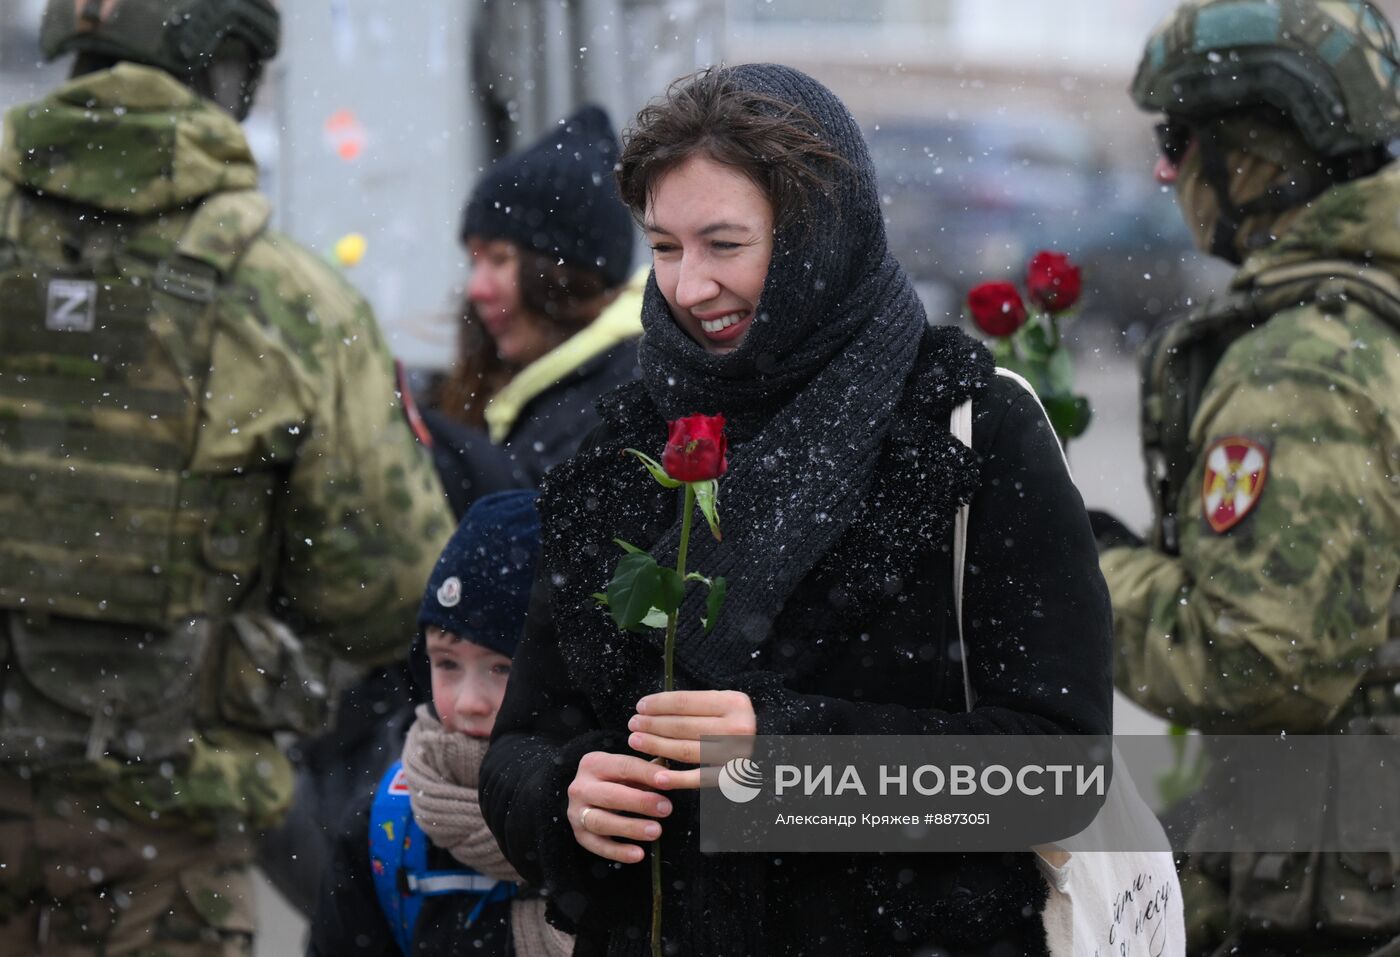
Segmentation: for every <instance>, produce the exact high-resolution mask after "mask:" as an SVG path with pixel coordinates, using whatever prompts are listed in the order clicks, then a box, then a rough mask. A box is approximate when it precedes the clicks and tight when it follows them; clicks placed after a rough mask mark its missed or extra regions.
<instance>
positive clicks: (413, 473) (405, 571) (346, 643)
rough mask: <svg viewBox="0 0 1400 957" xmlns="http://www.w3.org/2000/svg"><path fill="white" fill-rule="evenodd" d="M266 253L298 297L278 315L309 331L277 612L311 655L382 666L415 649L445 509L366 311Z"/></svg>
mask: <svg viewBox="0 0 1400 957" xmlns="http://www.w3.org/2000/svg"><path fill="white" fill-rule="evenodd" d="M267 246H272V247H274V248H273V249H272V250H270V251H269V250H267V248H266V247H267ZM263 251H264V252H269V254H270V255H272V256H275V257H276V259H277V260H278V262H279V263H280V265H281V267H282V270H283V271H291V272H292V273H293V274H294V275H295V276H296V277H297V280H298V285H301V286H302V291H301V294H300V295H299V296H294V297H291V299H292V302H291V303H288V302H287V299H288V297H277V302H278V306H279V307H292V308H296V309H304V310H306V315H307V318H309V326H310V329H311V330H314V331H313V332H307V325H306V324H301V323H298V324H296V327H299V328H300V329H302V330H303V334H304V335H307V338H306V339H305V340H304V341H303V342H302V343H300V348H298V349H297V352H298V354H299V355H300V356H301V361H300V363H299V365H300V367H301V368H300V369H298V372H299V373H300V374H302V375H304V377H305V383H306V386H307V387H306V388H304V389H303V390H302V394H303V397H304V400H305V402H306V406H307V411H306V413H305V425H304V426H303V428H304V430H305V432H304V434H302V435H300V436H298V437H297V441H296V445H295V451H294V453H293V455H292V459H291V466H290V475H289V480H288V485H287V490H286V499H285V502H284V503H283V505H282V507H281V510H280V511H281V514H280V518H279V521H280V525H281V528H280V531H281V542H282V554H281V556H280V559H279V562H278V571H277V577H276V580H275V581H274V582H273V591H274V599H275V605H274V610H275V611H276V612H277V613H278V614H279V616H282V617H285V618H286V619H287V620H288V622H289V623H290V624H291V625H292V627H293V628H294V629H295V630H296V631H297V632H298V633H299V634H300V635H301V636H302V637H303V639H304V640H306V641H309V642H311V643H313V644H314V645H315V646H316V647H319V648H321V649H323V650H326V651H329V652H331V653H333V654H335V655H337V656H338V657H343V658H345V659H348V660H350V661H352V662H355V663H358V664H371V663H377V662H380V661H385V660H388V659H390V658H393V657H395V656H397V655H400V654H402V653H403V652H404V650H405V649H407V647H408V645H409V643H410V641H411V639H412V636H413V633H414V628H415V620H416V615H417V610H418V605H419V602H420V601H421V599H422V595H423V587H424V583H425V582H426V581H427V580H428V575H429V572H430V571H431V570H432V565H433V563H434V561H436V559H437V556H438V553H439V551H440V550H441V547H442V545H443V544H444V543H445V542H446V540H447V536H448V535H449V534H450V533H451V531H452V526H451V516H450V514H449V512H448V508H447V502H446V498H445V497H444V495H443V493H442V488H441V486H440V484H439V483H438V480H437V476H436V473H434V471H433V468H432V464H431V461H430V459H429V456H428V455H427V453H426V451H425V450H424V449H423V448H422V447H420V446H419V444H418V442H417V440H416V439H415V438H414V437H413V434H412V432H411V431H410V429H409V427H408V424H407V421H406V419H405V418H404V414H403V410H402V408H401V404H400V400H399V398H398V395H397V392H396V383H395V376H394V369H393V361H392V359H391V357H390V355H389V352H388V349H387V347H386V345H385V343H384V341H383V339H382V338H381V336H380V333H379V330H378V327H377V325H376V323H375V320H374V316H373V314H372V312H371V310H370V307H369V305H368V304H367V303H366V302H365V301H364V300H363V299H362V298H361V297H360V296H359V295H357V294H356V293H355V292H354V291H353V290H351V289H350V287H349V286H348V285H347V284H346V283H345V282H344V281H343V280H341V278H340V277H339V276H337V275H335V274H334V273H333V272H331V270H330V269H329V268H328V267H326V266H324V264H322V263H320V262H317V261H316V260H314V259H313V258H312V257H311V256H310V255H309V254H307V253H305V252H304V251H303V250H301V249H300V248H299V247H297V246H295V244H293V243H291V242H289V241H288V240H286V239H285V238H282V237H278V236H276V235H275V234H274V235H272V236H270V238H269V241H268V243H266V244H264V248H263ZM249 259H250V260H252V259H253V257H252V256H251V255H250V257H249Z"/></svg>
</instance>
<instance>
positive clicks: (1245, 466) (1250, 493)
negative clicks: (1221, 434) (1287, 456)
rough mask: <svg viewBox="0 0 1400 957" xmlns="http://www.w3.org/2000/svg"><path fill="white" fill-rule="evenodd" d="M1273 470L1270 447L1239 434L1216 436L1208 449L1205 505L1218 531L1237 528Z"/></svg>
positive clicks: (1213, 526) (1203, 485)
mask: <svg viewBox="0 0 1400 957" xmlns="http://www.w3.org/2000/svg"><path fill="white" fill-rule="evenodd" d="M1268 474H1269V451H1268V449H1266V448H1264V446H1262V445H1260V444H1259V443H1258V442H1255V441H1252V440H1251V439H1246V438H1244V437H1242V436H1238V435H1228V436H1226V437H1225V438H1223V439H1216V440H1215V442H1213V443H1212V444H1211V446H1210V449H1209V450H1208V451H1207V452H1206V474H1205V481H1204V482H1203V483H1202V486H1201V507H1202V509H1203V511H1204V512H1205V517H1206V523H1207V524H1209V525H1210V527H1211V530H1212V531H1214V532H1215V533H1216V534H1217V535H1220V534H1224V533H1225V532H1228V531H1229V530H1230V529H1232V528H1234V527H1235V526H1236V525H1238V524H1239V523H1240V522H1241V521H1243V520H1244V517H1245V516H1246V515H1248V514H1249V512H1250V510H1251V509H1253V508H1254V506H1255V505H1256V504H1258V502H1259V498H1260V496H1261V495H1263V492H1264V479H1265V478H1266V477H1267V476H1268Z"/></svg>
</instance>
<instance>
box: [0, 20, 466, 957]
mask: <svg viewBox="0 0 1400 957" xmlns="http://www.w3.org/2000/svg"><path fill="white" fill-rule="evenodd" d="M278 36H279V18H278V13H277V10H276V8H275V7H274V6H272V5H271V3H270V2H269V0H51V2H50V4H49V9H48V11H47V12H46V14H45V21H44V27H43V42H44V47H45V52H46V53H47V54H48V55H49V56H56V55H58V54H60V53H64V52H76V53H77V54H78V57H77V62H76V65H75V78H74V79H73V80H72V81H71V82H69V83H68V84H66V85H65V86H63V87H61V88H59V89H58V90H57V91H55V92H54V93H53V94H51V95H50V96H49V97H48V98H47V99H44V100H42V101H40V102H38V103H34V104H30V105H27V106H20V107H18V108H15V109H13V110H11V111H10V112H9V114H8V116H7V117H6V122H5V129H4V143H3V150H0V528H3V529H4V532H3V534H0V953H3V954H99V953H100V954H104V955H118V954H121V955H126V954H142V955H169V957H178V955H196V954H198V955H205V954H210V955H212V954H246V953H249V952H250V951H251V946H252V931H253V925H252V922H251V914H250V909H251V898H250V893H249V892H250V886H249V876H248V875H249V867H248V862H249V859H250V853H251V852H250V846H249V845H250V838H251V836H252V833H253V831H254V829H256V828H258V827H261V826H264V825H266V824H268V823H270V822H272V821H274V820H276V819H277V817H278V816H279V815H280V813H281V812H282V811H283V810H284V808H285V806H286V805H287V803H288V801H289V799H290V795H291V782H292V774H291V769H290V767H289V765H288V763H287V761H286V759H285V758H284V757H283V756H282V754H281V753H280V752H279V750H278V748H277V747H276V746H275V745H274V738H273V736H274V734H276V733H278V732H281V731H292V732H305V731H308V730H311V729H313V728H314V727H315V726H317V724H318V723H319V722H321V721H323V720H324V717H325V714H324V712H325V710H326V703H327V701H328V700H329V699H330V698H331V697H332V696H333V690H334V688H335V686H336V681H337V680H338V679H339V677H340V676H342V675H352V674H354V673H355V672H356V669H357V668H359V667H361V666H364V665H370V664H374V663H378V662H382V661H386V660H388V659H391V658H393V657H396V656H397V655H398V654H399V653H400V651H401V649H402V645H403V640H404V635H406V634H412V632H413V628H414V615H415V611H416V608H417V599H418V595H419V594H420V593H421V591H422V586H423V582H424V581H425V580H426V579H427V577H428V574H429V572H430V570H431V568H432V564H433V561H434V559H435V557H436V555H437V553H438V551H439V550H440V546H441V544H442V542H443V541H445V540H446V537H447V536H448V534H449V533H450V531H451V528H450V519H449V516H448V512H447V506H446V502H445V499H444V497H443V494H442V491H441V488H440V487H439V485H438V483H437V480H436V478H435V476H434V473H433V470H432V467H431V465H430V464H429V462H428V460H427V458H426V457H425V455H424V454H423V452H422V450H421V449H419V448H418V447H417V446H416V443H415V441H414V439H413V437H412V434H411V433H410V430H409V428H408V426H407V424H406V422H405V421H404V419H403V417H402V410H401V408H400V406H399V401H398V399H397V397H396V395H395V384H394V375H393V369H392V361H391V359H390V357H389V354H388V352H387V350H386V348H385V345H384V342H383V340H382V339H381V337H380V334H379V331H378V330H377V328H376V326H375V322H374V318H373V316H372V314H371V312H370V309H369V307H368V305H367V304H366V303H365V302H364V301H363V300H362V299H361V298H360V297H359V296H358V295H356V294H355V292H354V291H353V290H352V289H351V288H350V287H349V286H348V285H347V284H346V283H345V282H343V281H342V280H341V278H340V277H339V276H338V275H337V274H336V273H335V272H334V271H333V270H332V269H330V268H329V267H328V266H327V265H325V264H324V263H323V262H322V261H321V260H319V259H318V258H317V257H316V256H314V255H312V254H311V253H309V252H307V251H306V250H304V249H302V248H301V247H299V246H298V245H296V244H295V243H293V242H292V241H290V240H288V239H287V238H286V237H284V236H281V235H279V234H277V233H276V232H274V231H272V230H270V229H268V228H267V221H268V215H269V208H268V204H267V202H266V201H265V200H264V199H263V198H262V197H261V196H260V195H259V194H258V193H257V192H256V185H257V172H256V169H255V166H254V163H253V158H252V156H251V155H250V153H249V151H248V146H247V143H246V141H245V140H244V137H243V135H242V132H241V130H240V129H239V126H238V123H237V121H236V119H235V117H236V116H241V115H242V113H244V112H245V111H246V109H247V106H248V103H249V102H250V99H251V96H252V93H253V91H254V89H255V87H256V81H257V77H258V75H259V73H260V70H261V65H262V63H263V61H265V60H266V59H267V58H268V57H270V56H272V55H273V53H274V52H275V51H276V48H277V43H278ZM230 114H232V115H230Z"/></svg>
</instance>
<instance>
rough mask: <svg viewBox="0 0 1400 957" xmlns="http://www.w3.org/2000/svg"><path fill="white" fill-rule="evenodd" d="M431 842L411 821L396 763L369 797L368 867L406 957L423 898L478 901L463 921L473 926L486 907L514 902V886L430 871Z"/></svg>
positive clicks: (463, 871)
mask: <svg viewBox="0 0 1400 957" xmlns="http://www.w3.org/2000/svg"><path fill="white" fill-rule="evenodd" d="M430 845H431V842H430V841H429V840H428V836H427V835H426V834H424V833H423V829H422V828H420V827H419V826H418V822H417V821H415V820H414V819H413V807H412V804H411V803H410V802H409V788H408V782H407V780H406V779H405V776H404V772H403V762H402V761H395V762H394V764H393V765H392V766H391V767H390V768H389V770H388V771H386V772H384V777H382V778H381V779H380V781H379V788H378V790H376V791H375V793H374V803H373V804H371V805H370V811H369V863H370V870H371V871H372V872H373V874H374V891H375V893H376V894H377V895H378V897H379V906H380V908H382V909H383V911H384V917H385V919H387V920H388V922H389V927H390V928H391V929H392V930H393V932H394V940H396V941H398V945H399V949H400V950H402V951H403V952H404V953H405V954H408V953H410V952H411V948H412V945H413V931H414V928H415V927H416V926H417V924H418V914H419V912H420V911H421V910H422V909H423V899H424V898H425V897H441V896H443V895H444V894H471V895H474V896H477V897H479V898H480V900H478V901H477V902H476V906H475V907H473V908H472V911H471V914H470V915H469V916H468V917H467V923H466V926H467V927H470V926H471V925H472V924H474V923H476V920H477V918H479V917H480V916H481V912H482V911H483V910H485V909H486V906H487V905H488V904H492V903H495V902H496V901H504V900H509V899H510V898H512V897H514V896H515V892H516V885H515V883H514V882H512V881H501V880H497V879H496V878H494V877H487V876H486V875H485V874H480V873H478V872H476V871H474V870H472V869H471V868H469V867H462V868H457V869H454V870H440V871H435V870H429V869H428V848H429V846H430Z"/></svg>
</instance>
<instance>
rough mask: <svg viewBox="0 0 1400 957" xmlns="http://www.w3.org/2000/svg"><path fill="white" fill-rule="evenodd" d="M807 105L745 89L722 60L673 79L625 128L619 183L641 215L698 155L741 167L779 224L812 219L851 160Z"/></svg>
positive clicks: (640, 215) (784, 224) (623, 193)
mask: <svg viewBox="0 0 1400 957" xmlns="http://www.w3.org/2000/svg"><path fill="white" fill-rule="evenodd" d="M819 129H820V128H819V126H818V125H817V122H816V120H815V119H813V118H812V116H811V114H809V113H808V112H807V111H806V110H804V109H803V108H802V107H800V106H797V105H795V104H792V103H786V102H784V101H782V100H779V99H775V98H774V97H771V96H767V95H765V94H762V93H756V92H754V91H752V90H744V89H740V88H739V87H738V86H736V85H735V84H734V83H733V81H732V80H731V78H730V71H729V70H728V68H726V67H724V66H712V67H706V68H705V69H703V70H699V71H697V72H695V73H692V74H690V75H689V76H683V77H681V78H680V79H678V80H676V81H674V82H673V83H672V84H671V85H670V86H669V87H667V89H666V93H665V95H664V96H662V97H661V98H660V99H659V100H654V101H653V102H651V103H649V104H648V105H647V106H645V107H644V108H643V109H642V111H641V112H640V113H638V114H637V119H636V122H634V123H633V124H632V127H631V128H630V129H628V130H627V131H626V132H625V133H624V134H623V145H622V155H621V157H620V159H619V162H618V171H617V182H618V189H619V191H620V193H621V194H622V201H623V202H624V203H626V204H627V206H628V207H629V208H630V209H631V210H632V214H633V216H635V217H636V218H637V219H638V221H640V220H641V218H642V215H643V213H644V211H645V209H646V204H647V201H648V200H649V199H650V198H651V195H652V193H653V191H654V190H655V189H656V184H657V183H658V182H659V181H660V179H661V177H662V176H663V175H665V174H666V173H667V172H669V171H670V170H672V169H674V168H675V167H676V166H679V165H680V164H681V163H683V162H685V161H686V160H687V159H689V158H690V157H692V156H695V155H702V156H707V157H709V158H710V159H712V160H714V161H715V162H717V163H720V164H723V165H725V166H729V167H732V168H733V169H736V170H738V171H739V172H741V173H743V174H744V175H745V176H747V177H748V178H749V179H751V180H753V182H754V184H755V185H756V186H758V188H759V189H761V190H762V191H763V194H764V196H766V197H767V198H768V201H769V202H770V203H771V204H772V205H773V221H774V225H775V226H776V227H777V228H779V229H781V228H783V227H785V226H788V225H791V224H793V223H798V222H805V223H807V225H809V226H810V225H811V220H810V218H809V217H808V215H807V214H808V213H809V212H811V210H812V208H813V205H814V203H815V201H816V200H817V198H818V197H824V196H829V195H830V193H831V190H832V189H833V188H834V187H835V178H834V177H833V175H832V172H833V170H834V169H836V168H837V167H840V166H843V165H846V164H847V161H846V159H845V158H844V157H842V156H841V155H840V154H839V153H837V152H836V151H835V150H834V149H832V147H831V146H830V145H828V144H827V143H826V141H825V140H823V139H822V137H821V134H820V132H819Z"/></svg>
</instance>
